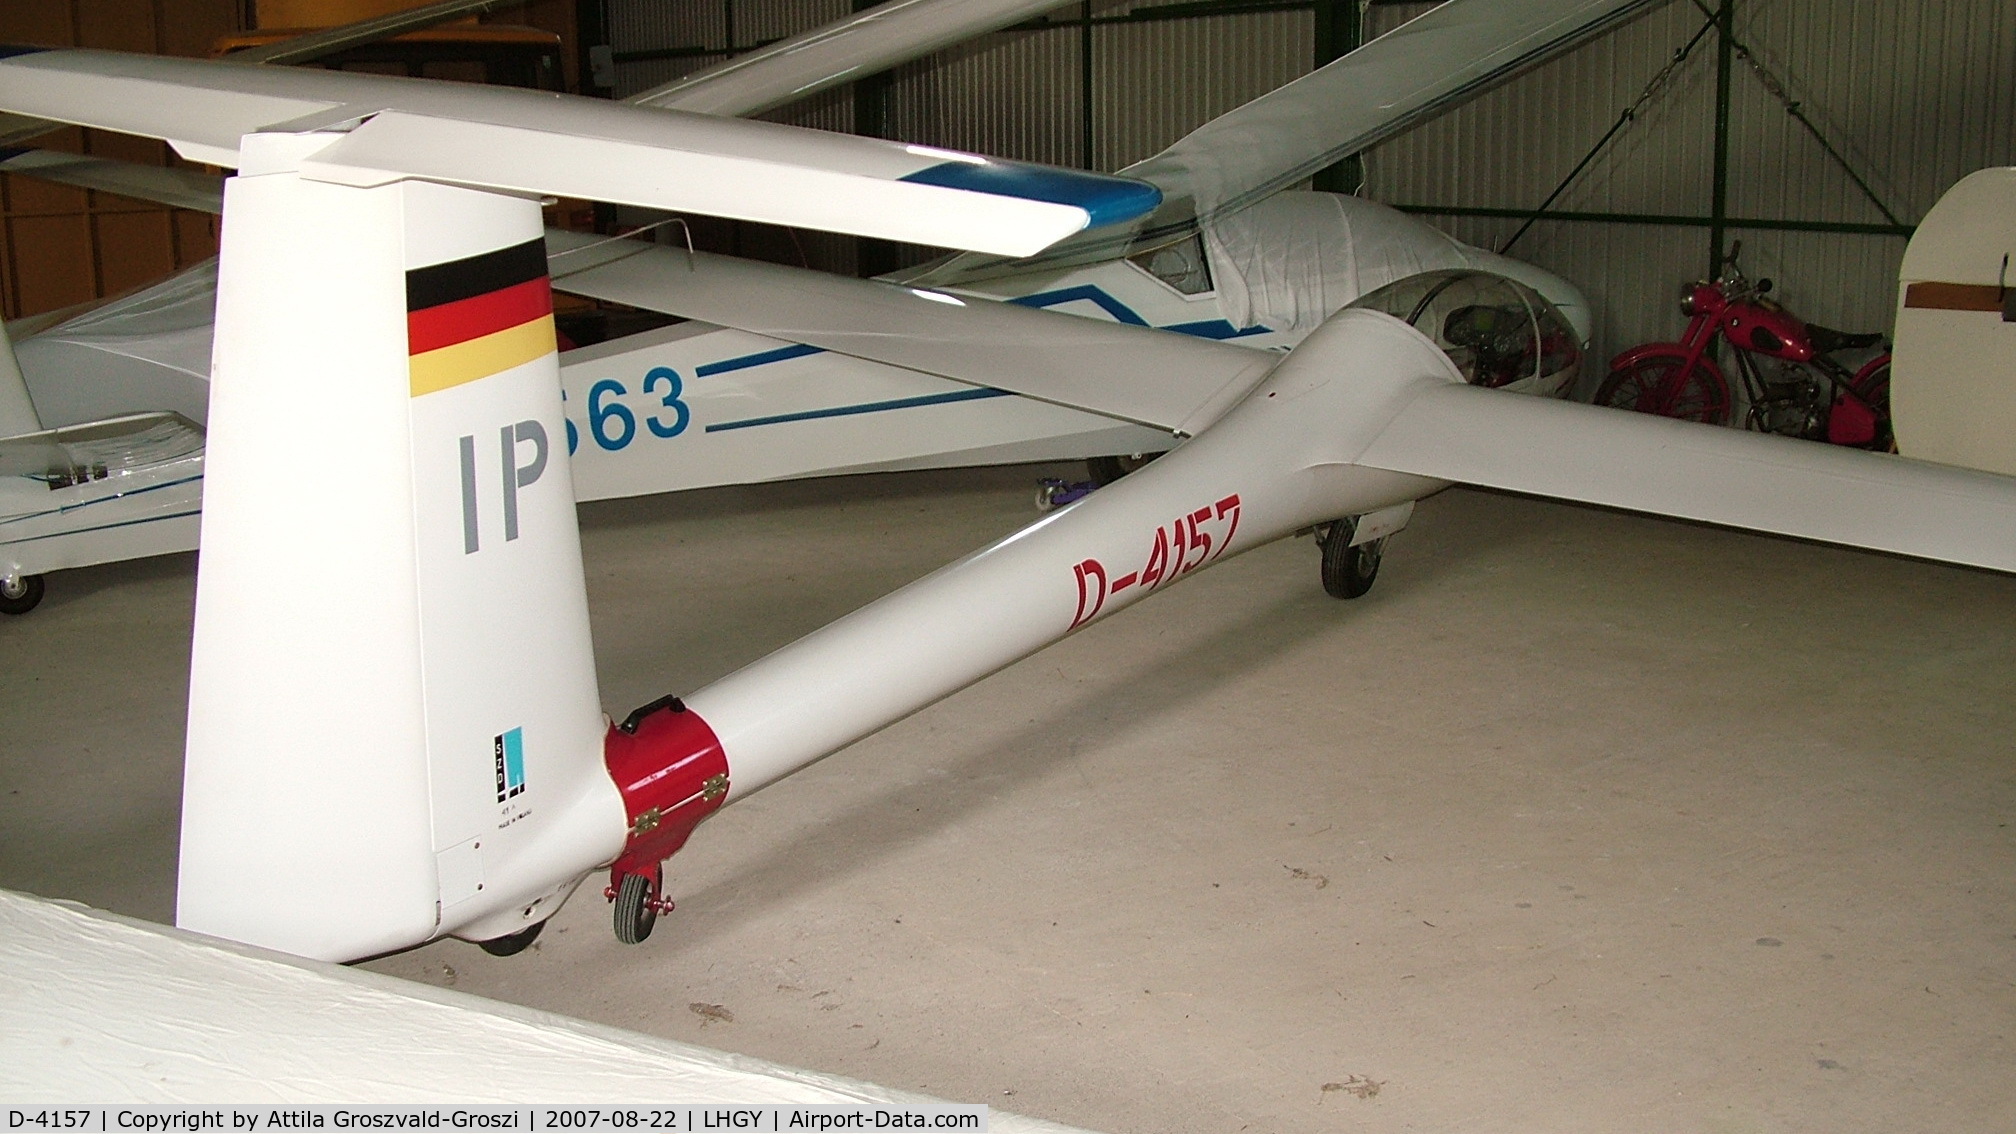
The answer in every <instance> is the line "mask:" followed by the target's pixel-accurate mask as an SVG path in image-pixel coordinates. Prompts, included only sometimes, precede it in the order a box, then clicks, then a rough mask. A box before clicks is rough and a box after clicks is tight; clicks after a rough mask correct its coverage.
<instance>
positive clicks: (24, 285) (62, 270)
mask: <svg viewBox="0 0 2016 1134" xmlns="http://www.w3.org/2000/svg"><path fill="white" fill-rule="evenodd" d="M239 9H240V5H239V3H238V0H34V2H32V3H26V2H0V42H19V43H40V44H48V45H51V46H62V45H69V44H75V45H78V46H83V47H96V48H106V49H110V50H115V51H136V52H148V53H167V54H174V55H192V56H195V55H207V54H208V53H209V51H210V45H211V43H212V42H213V41H215V40H216V39H217V37H218V36H221V35H227V34H229V33H231V32H233V31H236V30H237V28H238V20H239V15H240V11H239ZM36 144H37V145H40V146H42V147H43V148H46V149H54V150H67V151H71V152H80V151H81V152H84V153H90V154H96V155H98V156H101V157H109V158H117V159H119V160H122V161H132V162H140V163H144V164H147V165H165V164H169V163H171V162H174V161H175V160H176V159H174V158H173V157H172V156H171V155H170V153H169V152H168V148H167V147H166V146H164V145H162V144H161V143H159V142H155V141H151V140H148V139H144V138H131V137H125V136H121V135H117V134H108V133H105V132H102V131H97V130H88V131H79V130H74V129H71V130H64V131H61V132H59V133H53V134H49V135H46V136H44V137H43V138H41V139H38V140H37V142H36ZM0 183H4V184H0V269H4V270H0V313H4V315H5V316H6V317H7V318H10V319H12V318H19V317H21V316H24V315H34V314H39V313H40V312H43V311H50V310H54V309H56V308H59V307H67V306H70V305H71V304H74V303H80V302H84V301H86V300H90V299H94V298H99V297H101V296H104V295H111V294H116V293H118V292H121V291H125V290H128V289H130V288H133V287H136V286H139V285H141V284H144V283H147V282H149V281H150V280H153V279H155V278H157V277H159V276H162V275H165V274H167V273H168V272H171V271H173V270H175V269H176V268H179V267H184V266H187V265H189V264H192V263H195V262H197V261H199V260H202V259H204V258H205V257H208V256H212V255H215V253H216V238H215V236H214V231H215V229H214V226H213V225H212V223H211V220H210V218H208V217H205V216H200V215H195V214H183V213H177V212H175V211H173V210H169V209H165V208H162V207H160V206H157V205H152V204H149V203H147V202H141V201H131V200H127V199H125V198H121V197H115V196H112V195H111V194H108V193H85V192H83V191H82V190H77V189H70V188H66V187H63V186H57V185H50V184H48V183H46V182H41V181H37V180H35V179H34V178H29V177H18V176H11V175H0Z"/></svg>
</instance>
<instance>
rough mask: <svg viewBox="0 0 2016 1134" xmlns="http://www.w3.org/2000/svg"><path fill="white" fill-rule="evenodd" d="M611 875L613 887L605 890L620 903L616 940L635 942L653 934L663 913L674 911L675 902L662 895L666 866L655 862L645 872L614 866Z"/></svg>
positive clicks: (617, 913) (630, 943)
mask: <svg viewBox="0 0 2016 1134" xmlns="http://www.w3.org/2000/svg"><path fill="white" fill-rule="evenodd" d="M610 875H611V877H610V880H609V888H608V889H607V890H605V891H603V893H604V894H605V895H607V896H608V898H609V900H610V901H612V902H614V903H616V940H618V941H621V942H622V943H623V944H625V945H635V944H637V943H638V942H640V941H642V940H644V939H645V938H646V937H649V936H651V928H652V926H655V925H657V924H658V915H659V914H661V913H671V912H672V903H671V902H670V901H668V900H666V899H665V898H662V897H659V892H660V890H661V889H662V888H663V886H664V867H663V865H662V864H661V865H658V866H653V867H652V868H651V869H650V870H649V871H647V872H645V873H642V874H639V873H635V872H631V871H625V872H623V873H621V874H618V873H617V872H616V871H613V870H612V871H610Z"/></svg>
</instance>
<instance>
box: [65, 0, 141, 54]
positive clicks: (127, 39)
mask: <svg viewBox="0 0 2016 1134" xmlns="http://www.w3.org/2000/svg"><path fill="white" fill-rule="evenodd" d="M71 2H72V3H73V4H74V5H75V6H76V11H77V39H78V42H79V43H82V44H84V45H86V46H89V47H102V48H105V49H106V50H108V51H140V52H150V53H151V52H154V51H157V50H159V48H158V46H157V44H156V43H155V39H154V29H155V22H154V0H71Z"/></svg>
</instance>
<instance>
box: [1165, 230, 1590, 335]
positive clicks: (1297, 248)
mask: <svg viewBox="0 0 2016 1134" xmlns="http://www.w3.org/2000/svg"><path fill="white" fill-rule="evenodd" d="M1204 243H1205V247H1206V249H1207V252H1208V255H1209V256H1210V259H1211V278H1212V283H1213V285H1214V286H1215V287H1216V288H1217V289H1218V298H1219V302H1220V305H1221V307H1222V309H1223V311H1224V316H1225V318H1226V319H1227V320H1228V321H1229V322H1231V323H1232V325H1233V326H1235V327H1251V326H1254V325H1256V324H1257V325H1260V326H1264V327H1268V328H1271V329H1273V330H1276V331H1281V332H1284V333H1288V334H1295V335H1306V334H1308V333H1309V332H1310V331H1313V330H1315V329H1316V328H1317V326H1318V325H1320V324H1321V323H1322V322H1323V320H1325V319H1327V318H1329V317H1330V316H1331V315H1334V314H1336V313H1337V311H1338V310H1339V309H1340V308H1342V307H1343V306H1344V305H1345V304H1348V303H1350V302H1352V301H1353V300H1355V299H1357V298H1358V297H1359V296H1361V295H1364V294H1365V293H1367V292H1370V291H1376V290H1377V289H1379V288H1382V287H1385V286H1386V285H1387V284H1389V283H1392V282H1394V281H1395V280H1403V279H1406V278H1407V277H1408V276H1411V275H1416V274H1418V273H1420V272H1432V271H1439V270H1442V269H1445V268H1473V269H1476V270H1478V271H1484V272H1493V273H1496V274H1497V275H1501V276H1505V277H1506V278H1508V279H1514V280H1518V281H1519V282H1520V283H1522V284H1525V285H1526V286H1527V287H1530V288H1532V289H1533V290H1534V291H1537V292H1539V293H1540V294H1541V295H1543V296H1546V297H1547V301H1548V302H1550V303H1552V304H1553V305H1554V306H1555V307H1557V308H1559V309H1560V311H1561V314H1562V315H1564V316H1566V317H1567V319H1568V322H1569V324H1570V325H1571V326H1573V327H1574V329H1575V331H1576V336H1577V337H1578V338H1579V339H1580V340H1581V341H1582V343H1583V344H1584V345H1585V346H1586V345H1587V344H1588V343H1589V342H1590V341H1591V340H1592V339H1593V337H1594V327H1593V325H1592V323H1591V321H1590V307H1589V300H1588V298H1587V297H1585V296H1584V295H1583V294H1582V292H1581V291H1580V289H1578V288H1576V287H1575V285H1573V284H1571V283H1569V282H1568V281H1567V280H1564V279H1562V278H1561V277H1560V276H1557V275H1555V274H1554V273H1552V272H1549V271H1547V270H1546V269H1544V268H1539V267H1535V266H1534V265H1532V264H1529V263H1526V262H1525V261H1523V260H1514V259H1512V258H1511V257H1509V256H1500V255H1498V254H1497V253H1496V252H1488V251H1486V250H1484V249H1482V248H1478V247H1475V246H1473V245H1469V244H1465V243H1463V242H1462V241H1460V240H1457V239H1456V238H1455V237H1453V236H1450V235H1449V234H1448V233H1446V232H1443V231H1442V230H1441V229H1439V228H1436V227H1435V226H1434V225H1431V224H1429V223H1427V222H1426V221H1421V220H1417V219H1415V218H1414V217H1411V216H1408V215H1407V214H1406V213H1403V212H1401V211H1400V210H1398V209H1395V208H1393V207H1392V206H1390V205H1382V204H1380V203H1379V202H1377V201H1368V200H1366V199H1364V198H1363V197H1348V196H1343V195H1341V194H1336V193H1302V192H1287V193H1276V194H1275V195H1274V196H1272V197H1269V198H1267V199H1266V200H1264V201H1262V202H1260V203H1259V204H1257V205H1254V206H1253V207H1252V208H1249V209H1243V210H1241V211H1239V212H1236V213H1231V214H1228V215H1222V216H1220V217H1218V218H1217V219H1215V220H1213V221H1212V222H1211V223H1209V224H1207V225H1205V226H1204Z"/></svg>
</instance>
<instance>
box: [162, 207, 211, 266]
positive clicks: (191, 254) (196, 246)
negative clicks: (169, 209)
mask: <svg viewBox="0 0 2016 1134" xmlns="http://www.w3.org/2000/svg"><path fill="white" fill-rule="evenodd" d="M173 216H174V218H175V259H176V262H178V263H182V264H194V263H196V262H197V261H199V260H207V259H209V258H210V257H212V256H215V255H216V254H217V218H216V217H213V216H210V215H209V214H207V213H192V212H187V211H184V210H177V211H176V212H175V213H174V214H173Z"/></svg>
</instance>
